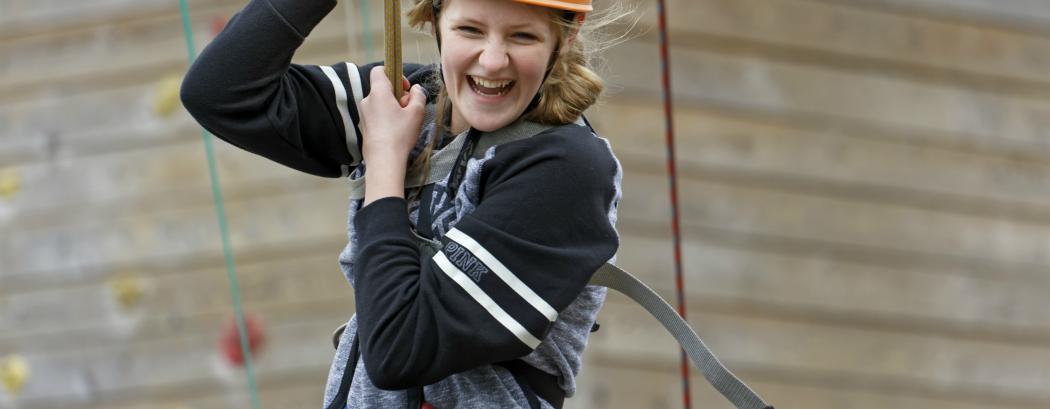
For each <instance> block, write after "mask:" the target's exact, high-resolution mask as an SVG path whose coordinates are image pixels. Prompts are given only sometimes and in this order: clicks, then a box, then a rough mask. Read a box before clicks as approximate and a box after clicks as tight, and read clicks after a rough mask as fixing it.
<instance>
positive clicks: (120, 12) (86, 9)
mask: <svg viewBox="0 0 1050 409" xmlns="http://www.w3.org/2000/svg"><path fill="white" fill-rule="evenodd" d="M186 3H187V5H188V6H189V8H190V10H196V9H198V8H202V7H207V6H215V5H216V4H217V3H219V4H222V3H226V4H230V3H241V2H240V1H236V2H234V1H230V0H225V1H222V2H216V1H200V0H188V1H187V2H186ZM178 10H179V3H178V2H171V1H165V0H94V1H91V2H83V1H69V0H63V1H57V0H52V1H40V2H23V1H17V0H13V1H12V0H8V1H4V2H0V42H4V41H18V40H21V39H23V38H25V37H34V36H40V35H52V34H53V33H58V32H68V31H74V30H78V29H83V28H85V27H91V26H93V25H100V24H105V23H110V22H114V21H127V20H132V19H143V18H148V17H151V16H155V15H158V14H171V13H177V12H178Z"/></svg>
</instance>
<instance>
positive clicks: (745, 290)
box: [617, 234, 1050, 347]
mask: <svg viewBox="0 0 1050 409" xmlns="http://www.w3.org/2000/svg"><path fill="white" fill-rule="evenodd" d="M668 236H669V235H667V236H663V237H647V236H645V235H640V234H626V235H624V236H623V238H622V240H621V244H620V250H619V253H618V257H619V258H618V260H617V264H618V265H620V266H621V267H623V268H625V269H627V270H628V271H631V272H632V273H634V274H635V275H637V276H638V277H639V278H640V279H642V280H643V281H644V282H646V283H647V284H649V285H650V286H652V287H653V288H656V289H657V290H659V291H660V292H661V293H662V294H663V295H664V296H665V298H667V299H674V288H675V283H674V280H673V271H674V268H673V259H672V257H671V255H672V250H671V244H670V243H669V242H667V241H666V237H668ZM682 253H683V255H684V259H683V263H684V274H685V289H686V294H687V295H689V297H690V301H689V303H690V304H693V303H700V304H702V305H705V306H707V307H706V308H709V309H714V308H723V309H733V308H735V307H734V306H740V308H749V309H754V310H761V311H765V312H766V313H768V314H772V313H773V311H777V314H780V315H782V316H784V317H785V318H791V317H794V318H801V319H809V320H814V321H820V322H827V323H829V324H830V323H836V324H843V325H855V326H858V327H878V328H889V329H894V330H898V331H912V332H917V333H926V334H941V335H945V336H955V337H959V338H970V339H989V340H995V341H997V342H1004V343H1019V344H1032V345H1043V346H1048V347H1050V312H1048V311H1046V308H1045V306H1046V301H1045V293H1046V287H1047V284H1046V283H1037V284H1035V285H1033V284H1030V283H1026V282H1023V281H1021V280H1012V281H1011V280H1002V279H998V278H989V277H980V276H973V275H967V274H960V273H959V272H957V271H954V270H951V269H937V268H931V267H927V266H910V267H906V266H887V265H872V264H864V263H858V262H853V261H850V260H842V259H838V258H836V257H835V256H834V255H833V254H827V253H826V252H824V253H822V252H819V251H817V252H813V253H796V252H790V251H777V250H775V249H770V248H764V247H754V246H748V245H734V244H733V243H726V242H723V241H720V240H719V238H718V237H708V236H705V235H700V234H690V235H686V236H685V237H684V238H683V243H682Z"/></svg>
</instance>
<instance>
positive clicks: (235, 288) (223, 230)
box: [179, 0, 260, 409]
mask: <svg viewBox="0 0 1050 409" xmlns="http://www.w3.org/2000/svg"><path fill="white" fill-rule="evenodd" d="M179 12H180V13H181V14H182V33H183V35H184V36H185V38H186V53H187V55H188V57H189V63H190V64H193V60H195V59H197V49H196V47H195V46H194V42H193V26H192V25H191V24H190V10H189V6H188V5H187V4H186V0H179ZM201 139H202V140H204V153H205V156H206V157H207V159H208V178H209V180H210V181H211V193H212V200H213V201H214V202H215V215H216V216H217V217H218V220H219V235H220V236H221V237H222V256H223V258H224V259H225V260H226V278H227V279H229V281H230V298H231V299H232V300H233V312H234V316H235V319H236V321H237V335H238V337H239V338H240V341H241V356H242V357H243V359H244V371H245V373H247V375H248V394H249V395H250V396H251V400H252V409H259V407H260V406H259V393H258V392H259V391H258V389H257V388H256V386H255V371H253V370H252V354H251V353H250V352H249V351H251V349H250V348H249V347H248V329H247V326H246V325H245V319H244V309H243V308H241V292H240V288H241V286H240V284H238V282H237V271H236V270H234V268H233V250H232V246H230V233H229V228H228V227H227V223H226V206H225V205H224V204H223V200H222V189H220V185H219V172H218V170H217V167H216V166H215V152H214V148H212V138H211V135H210V134H208V132H207V131H205V130H204V129H203V128H201Z"/></svg>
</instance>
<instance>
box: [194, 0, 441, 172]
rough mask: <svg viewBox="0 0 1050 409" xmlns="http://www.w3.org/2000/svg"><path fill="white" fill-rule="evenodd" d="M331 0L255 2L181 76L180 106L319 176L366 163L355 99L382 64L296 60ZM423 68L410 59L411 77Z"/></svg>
mask: <svg viewBox="0 0 1050 409" xmlns="http://www.w3.org/2000/svg"><path fill="white" fill-rule="evenodd" d="M335 4H336V3H335V1H333V0H252V1H251V2H249V3H248V5H246V6H245V8H244V9H243V10H241V11H240V12H239V13H237V14H236V15H235V16H234V17H233V18H231V19H230V21H229V23H228V24H227V25H226V28H225V29H224V30H223V31H222V33H220V34H219V36H217V37H216V38H215V40H214V41H212V43H211V44H209V45H208V47H206V48H205V49H204V51H203V52H202V53H201V55H200V57H199V58H198V59H197V60H196V61H195V62H194V64H193V66H191V67H190V70H189V72H187V74H186V77H185V78H184V80H183V84H182V89H181V98H182V102H183V105H184V106H185V107H186V109H187V110H188V111H189V112H190V114H191V115H193V117H194V118H195V119H196V120H197V121H198V122H200V124H201V125H202V126H203V127H204V128H206V129H207V130H208V131H209V132H211V133H212V134H214V135H216V136H217V137H219V138H221V139H223V140H225V141H227V142H229V143H231V144H233V145H235V146H238V147H240V148H242V149H244V150H247V151H250V152H253V153H256V154H259V155H262V156H265V157H267V158H269V159H271V160H274V161H276V162H278V163H281V164H284V165H286V166H289V167H291V168H294V169H298V170H301V171H303V172H307V173H311V174H314V175H319V176H327V177H339V176H346V175H347V174H349V172H350V170H352V169H353V167H354V166H356V165H358V164H359V163H360V161H361V157H360V155H361V154H360V149H359V147H360V146H361V132H360V129H358V126H357V124H358V122H359V120H360V118H359V117H358V110H357V103H358V102H360V101H361V99H362V98H364V97H365V96H367V95H368V89H369V87H368V75H369V70H370V69H371V68H372V67H373V66H375V65H377V64H370V65H366V66H360V67H358V66H356V65H354V64H350V63H338V64H334V65H330V66H313V65H299V64H292V63H291V60H292V56H293V54H294V53H295V50H296V49H298V47H299V46H300V45H302V43H303V40H304V39H305V38H306V36H307V35H308V34H309V33H310V31H312V30H313V28H314V27H315V26H316V25H317V24H318V23H319V22H320V21H321V19H323V18H324V17H325V15H327V14H328V13H329V12H330V11H331V10H332V9H333V8H334V7H335ZM421 67H422V66H420V65H416V64H406V65H405V74H406V76H408V77H409V78H421V77H422V76H420V75H412V74H414V73H416V72H417V71H419V70H420V68H421Z"/></svg>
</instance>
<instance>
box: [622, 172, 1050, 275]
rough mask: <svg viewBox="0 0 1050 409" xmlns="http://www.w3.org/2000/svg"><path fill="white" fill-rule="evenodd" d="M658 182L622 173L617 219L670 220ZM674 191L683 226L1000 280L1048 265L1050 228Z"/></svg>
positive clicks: (825, 201)
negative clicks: (968, 267) (920, 258)
mask: <svg viewBox="0 0 1050 409" xmlns="http://www.w3.org/2000/svg"><path fill="white" fill-rule="evenodd" d="M699 176H700V177H701V178H702V177H703V175H699ZM665 183H666V177H663V176H661V175H658V174H652V175H649V174H639V173H630V172H627V173H626V174H625V176H624V199H623V201H622V203H621V208H620V212H621V214H622V215H627V216H626V217H640V218H643V219H647V220H653V221H657V220H669V214H670V208H669V206H667V205H666V200H667V199H666V187H665V186H666V185H665ZM679 192H680V197H679V201H680V205H679V211H680V212H681V217H682V219H683V221H684V222H686V223H694V224H695V225H697V226H700V227H713V228H719V229H725V230H730V231H735V232H739V233H743V234H766V235H775V236H782V237H789V238H793V239H799V240H816V241H820V242H825V243H828V247H829V249H830V248H832V247H833V245H837V244H848V245H853V246H865V247H870V248H872V249H893V250H897V251H900V252H916V253H927V254H934V255H939V256H942V257H951V258H964V259H971V260H972V261H974V262H979V261H981V260H984V261H987V262H993V263H999V264H998V265H999V266H1000V267H1001V268H1002V271H984V272H982V273H985V274H990V275H995V276H998V277H1002V278H1004V279H1009V278H1019V277H1023V276H1026V275H1027V274H1029V273H1028V272H1030V271H1031V268H1034V267H1037V266H1045V265H1047V264H1048V262H1050V259H1048V258H1047V257H1048V255H1047V254H1046V252H1045V251H1044V249H1045V248H1046V246H1047V245H1050V243H1048V242H1047V240H1048V237H1050V236H1048V235H1047V231H1048V230H1050V228H1048V227H1047V226H1041V225H1032V224H1030V223H1026V222H1021V221H1013V220H1009V219H1004V218H995V217H976V216H969V215H959V214H950V213H943V212H937V211H932V210H925V209H916V208H912V207H905V206H894V205H886V204H881V203H870V202H864V201H854V200H844V199H840V198H836V197H823V196H820V195H814V194H811V193H808V192H794V191H790V190H781V189H777V188H775V187H774V188H765V187H763V188H757V187H751V186H739V185H735V184H731V183H724V182H718V181H707V180H701V179H694V180H686V181H683V182H682V183H680V185H679ZM1036 276H1037V277H1038V276H1039V275H1036ZM1032 278H1033V277H1028V279H1032Z"/></svg>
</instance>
